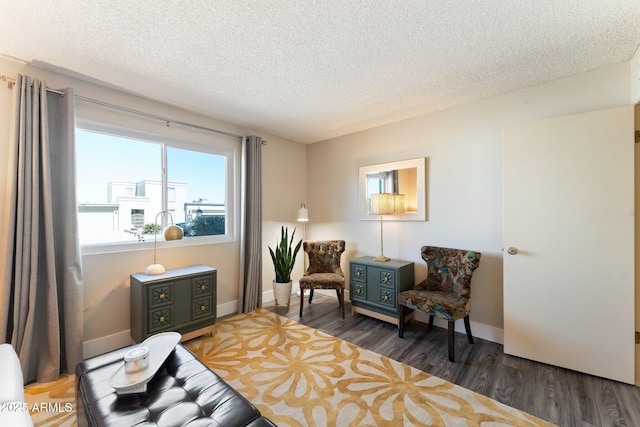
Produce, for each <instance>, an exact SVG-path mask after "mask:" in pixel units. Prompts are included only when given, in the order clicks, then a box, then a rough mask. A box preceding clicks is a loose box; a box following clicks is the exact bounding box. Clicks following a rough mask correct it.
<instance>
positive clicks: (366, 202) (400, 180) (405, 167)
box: [359, 157, 427, 221]
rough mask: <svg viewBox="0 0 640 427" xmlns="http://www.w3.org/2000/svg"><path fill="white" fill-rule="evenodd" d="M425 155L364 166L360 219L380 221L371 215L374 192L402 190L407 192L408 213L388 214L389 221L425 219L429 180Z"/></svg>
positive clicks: (386, 217)
mask: <svg viewBox="0 0 640 427" xmlns="http://www.w3.org/2000/svg"><path fill="white" fill-rule="evenodd" d="M425 162H426V160H425V158H424V157H422V158H418V159H411V160H403V161H399V162H392V163H384V164H379V165H372V166H362V167H361V168H360V174H359V189H360V191H359V199H360V219H361V220H367V219H373V220H379V219H380V217H379V216H378V215H372V214H370V213H369V212H370V209H369V208H370V206H371V194H375V193H399V194H404V195H405V213H402V214H396V215H385V217H384V219H385V220H396V221H425V220H426V219H427V211H426V192H425V187H426V180H425V177H426V175H425Z"/></svg>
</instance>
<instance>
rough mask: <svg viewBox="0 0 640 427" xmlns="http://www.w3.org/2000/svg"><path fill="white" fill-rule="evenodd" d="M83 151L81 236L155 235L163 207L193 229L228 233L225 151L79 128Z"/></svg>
mask: <svg viewBox="0 0 640 427" xmlns="http://www.w3.org/2000/svg"><path fill="white" fill-rule="evenodd" d="M163 151H165V153H166V154H165V156H164V157H165V158H166V164H165V165H163V162H162V159H163ZM76 157H77V200H78V223H79V233H80V243H81V244H106V243H118V242H140V241H145V240H148V239H151V240H153V238H154V233H155V232H158V231H159V230H161V229H162V226H163V224H164V225H166V224H167V223H168V222H169V220H170V218H169V216H168V215H166V214H163V215H159V216H158V213H159V212H161V211H168V212H169V213H170V214H171V216H172V218H173V221H174V223H175V224H177V225H178V226H180V227H181V228H182V229H183V231H184V235H185V237H197V236H208V235H220V234H225V232H226V221H225V218H226V215H227V209H226V194H225V188H226V184H225V182H226V178H225V177H226V167H227V166H226V165H227V157H225V156H224V155H218V154H213V153H210V152H206V151H194V150H192V149H184V148H180V147H179V146H178V144H176V146H169V145H167V144H161V143H157V142H153V141H144V140H139V139H133V138H126V137H121V136H115V135H109V134H104V133H97V132H92V131H87V130H83V129H77V132H76ZM163 169H165V170H166V185H163V176H162V171H163ZM156 217H158V224H159V226H158V227H156V226H155V221H156ZM163 221H164V222H163ZM158 237H160V235H158Z"/></svg>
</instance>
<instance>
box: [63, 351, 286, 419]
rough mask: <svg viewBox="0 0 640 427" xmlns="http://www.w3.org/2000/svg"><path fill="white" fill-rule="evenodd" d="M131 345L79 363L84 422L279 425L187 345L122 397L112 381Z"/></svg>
mask: <svg viewBox="0 0 640 427" xmlns="http://www.w3.org/2000/svg"><path fill="white" fill-rule="evenodd" d="M127 350H128V348H124V349H120V350H116V351H113V352H110V353H107V354H103V355H101V356H96V357H93V358H91V359H87V360H85V361H83V362H81V363H79V364H78V366H77V367H76V413H77V417H78V425H79V426H80V427H84V426H118V427H134V426H140V427H142V426H145V427H147V426H149V427H150V426H161V427H173V426H189V427H204V426H216V427H236V426H253V427H260V426H275V424H273V423H272V422H271V421H270V420H268V419H267V418H264V417H263V416H262V415H261V414H260V412H259V411H258V409H256V407H255V406H253V405H252V404H251V403H250V402H249V401H248V400H247V399H245V398H244V397H242V396H241V395H240V394H239V393H238V392H237V391H235V390H234V389H233V388H232V387H231V386H229V385H228V384H227V383H225V382H224V381H223V380H222V379H221V378H220V377H219V376H218V375H217V374H215V373H214V372H212V371H211V370H210V369H209V368H208V367H207V366H205V365H204V364H203V363H202V362H200V361H199V360H198V359H197V358H196V357H195V356H194V355H193V354H192V353H191V352H190V351H189V350H187V349H186V348H185V347H184V346H182V345H181V344H178V345H177V346H176V349H175V350H174V352H173V353H172V354H171V355H170V356H169V357H168V358H167V360H166V362H165V363H164V366H163V368H161V369H160V370H159V371H158V373H157V374H156V376H155V377H154V378H153V379H152V380H151V381H150V382H149V384H148V385H147V392H146V393H138V394H130V395H123V396H118V395H117V394H116V392H115V390H114V389H113V388H112V387H111V386H110V385H109V380H110V379H111V376H112V375H113V373H114V372H115V371H116V370H117V369H118V368H119V367H120V365H121V363H122V360H123V358H124V354H125V353H126V351H127Z"/></svg>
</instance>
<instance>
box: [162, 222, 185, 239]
mask: <svg viewBox="0 0 640 427" xmlns="http://www.w3.org/2000/svg"><path fill="white" fill-rule="evenodd" d="M182 237H184V233H183V231H182V228H180V227H178V226H177V225H170V226H168V227H167V228H165V229H164V240H182Z"/></svg>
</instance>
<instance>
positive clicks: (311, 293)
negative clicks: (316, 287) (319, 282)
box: [309, 288, 313, 304]
mask: <svg viewBox="0 0 640 427" xmlns="http://www.w3.org/2000/svg"><path fill="white" fill-rule="evenodd" d="M312 299H313V288H311V289H310V291H309V304H311V300H312Z"/></svg>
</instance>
